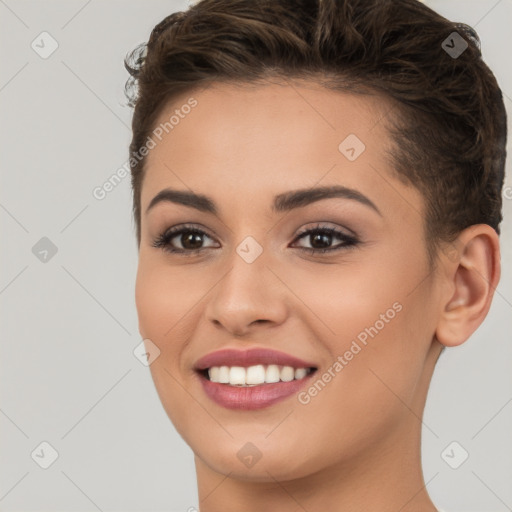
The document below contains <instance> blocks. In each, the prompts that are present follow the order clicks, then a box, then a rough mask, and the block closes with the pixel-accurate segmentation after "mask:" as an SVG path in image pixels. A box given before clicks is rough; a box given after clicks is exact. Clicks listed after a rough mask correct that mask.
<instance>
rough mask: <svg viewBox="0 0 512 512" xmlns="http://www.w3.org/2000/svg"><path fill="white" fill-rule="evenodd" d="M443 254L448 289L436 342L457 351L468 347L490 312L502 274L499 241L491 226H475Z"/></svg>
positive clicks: (450, 245)
mask: <svg viewBox="0 0 512 512" xmlns="http://www.w3.org/2000/svg"><path fill="white" fill-rule="evenodd" d="M443 252H444V254H443V255H442V258H441V259H442V265H443V268H444V274H443V277H444V279H445V280H446V281H445V282H446V285H447V286H446V292H445V297H444V298H443V304H442V311H441V314H440V317H439V322H438V325H437V329H436V338H437V340H438V341H439V342H440V343H441V344H442V345H444V346H447V347H453V346H457V345H461V344H462V343H464V342H465V341H466V340H467V339H468V338H469V337H470V336H471V334H473V332H475V331H476V329H477V328H478V326H479V325H480V324H481V323H482V322H483V320H484V318H485V317H486V316H487V313H488V312H489V308H490V307H491V301H492V298H493V295H494V291H495V289H496V286H497V285H498V282H499V279H500V273H501V264H500V245H499V237H498V234H497V233H496V231H495V230H494V229H493V228H492V227H491V226H488V225H487V224H475V225H473V226H469V227H468V228H466V229H465V230H463V231H462V232H461V233H460V235H459V236H458V237H457V239H456V240H455V241H454V242H453V243H451V244H449V246H448V248H447V250H446V251H443Z"/></svg>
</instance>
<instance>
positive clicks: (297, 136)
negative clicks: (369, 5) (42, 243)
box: [136, 81, 500, 512]
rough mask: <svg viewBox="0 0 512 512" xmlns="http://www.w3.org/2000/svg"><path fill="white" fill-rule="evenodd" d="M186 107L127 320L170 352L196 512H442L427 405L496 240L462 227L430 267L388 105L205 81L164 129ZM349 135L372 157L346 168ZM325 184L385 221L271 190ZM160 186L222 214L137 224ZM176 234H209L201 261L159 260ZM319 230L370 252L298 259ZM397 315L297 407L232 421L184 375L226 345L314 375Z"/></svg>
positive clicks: (165, 368)
mask: <svg viewBox="0 0 512 512" xmlns="http://www.w3.org/2000/svg"><path fill="white" fill-rule="evenodd" d="M190 96H192V97H194V98H195V99H196V100H197V102H198V104H197V106H196V107H195V108H194V109H192V111H191V112H190V113H189V114H188V115H187V116H186V117H184V118H183V119H181V120H180V123H179V125H177V126H175V127H174V129H173V130H172V131H170V132H169V134H168V135H166V136H165V137H164V138H163V139H162V141H161V142H159V143H158V144H157V146H156V147H155V148H153V149H152V150H151V151H150V153H149V155H148V159H147V167H146V175H145V177H144V181H143V186H142V191H141V205H142V217H141V243H140V249H139V266H138V272H137V280H136V306H137V311H138V317H139V331H140V334H141V336H142V337H143V338H144V339H150V340H151V341H152V342H153V343H154V344H156V345H157V346H158V347H159V349H160V351H161V353H160V356H159V357H158V358H157V359H156V360H155V361H154V362H153V363H152V364H151V366H150V369H151V374H152V377H153V380H154V383H155V386H156V389H157V392H158V394H159V397H160V399H161V402H162V404H163V407H164V408H165V411H166V412H167V414H168V416H169V418H170V419H171V421H172V422H173V424H174V426H175V427H176V429H177V431H178V432H179V433H180V435H181V436H182V437H183V439H184V440H185V441H186V442H187V444H188V445H189V446H190V447H191V448H192V450H193V451H194V454H195V464H196V472H197V481H198V493H199V499H200V502H199V506H200V509H201V512H216V511H221V510H222V511H224V512H229V511H235V510H236V511H238V510H244V511H257V512H261V510H279V511H285V512H288V511H290V512H291V511H297V510H304V509H306V510H308V511H320V510H340V511H341V510H350V511H352V512H358V511H361V512H362V511H368V510H379V511H395V512H396V511H398V510H400V511H401V512H409V511H435V510H436V508H435V506H434V505H433V503H432V501H431V500H430V498H429V496H428V493H427V490H426V489H425V487H424V485H425V481H424V477H423V475H422V470H421V461H420V451H421V448H420V435H421V428H422V422H421V418H422V415H423V409H424V405H425V400H426V396H427V390H428V386H429V383H430V379H431V376H432V372H433V370H434V367H435V362H436V360H437V358H438V356H439V354H440V351H441V349H442V347H443V345H444V346H456V345H459V344H461V343H463V342H464V341H465V340H466V339H468V337H469V336H470V335H471V334H472V333H473V332H474V330H475V329H476V328H477V327H478V325H480V323H481V322H482V321H483V319H484V318H485V316H486V314H487V312H488V310H489V307H490V303H491V300H492V295H493V291H494V289H495V287H496V285H497V282H498V280H499V273H500V266H499V243H498V236H497V235H496V233H495V232H494V230H493V229H492V228H490V227H489V226H487V225H477V226H471V227H470V228H468V229H466V230H464V231H463V232H462V233H461V234H460V235H459V237H458V239H457V240H456V241H455V243H454V244H453V245H451V246H450V247H448V248H447V250H443V251H441V252H440V253H439V261H438V264H437V267H436V268H434V269H433V268H430V267H429V262H428V258H427V248H426V242H425V238H424V229H423V226H424V221H425V217H424V212H425V205H424V200H423V197H422V195H421V194H420V193H419V191H418V190H416V189H415V188H414V187H411V186H407V185H405V184H404V183H403V182H402V181H400V180H399V179H397V177H395V176H394V175H393V172H392V169H390V167H389V164H388V163H387V160H386V159H385V156H384V155H385V151H386V150H387V149H388V148H389V147H390V144H391V141H390V139H389V136H388V134H387V132H386V128H385V124H384V116H385V114H386V112H387V111H388V110H389V109H390V108H391V107H392V105H391V104H390V103H389V102H387V101H386V100H385V99H384V98H381V97H377V96H374V97H371V96H360V95H351V94H348V93H342V92H334V91H328V90H326V89H323V88H322V87H321V86H319V85H316V84H314V83H310V82H304V81H301V82H299V81H294V82H283V83H271V84H268V85H257V86H240V85H239V86H235V85H233V84H231V85H229V84H213V85H211V86H210V87H208V88H206V89H203V90H196V91H194V92H193V93H192V92H189V93H188V94H187V95H184V96H182V97H181V98H177V99H175V100H174V101H173V103H172V104H169V105H167V106H166V108H165V109H164V110H163V111H162V113H161V116H160V119H159V121H158V122H160V121H165V120H167V119H169V117H170V116H171V115H172V113H173V111H174V109H176V108H179V106H180V105H182V104H184V103H185V102H186V101H187V99H188V98H189V97H190ZM389 115H392V113H391V114H389ZM157 124H158V123H157ZM348 134H356V135H357V137H358V138H359V139H360V140H361V141H363V142H364V144H365V146H366V149H365V151H364V152H363V153H361V155H360V156H359V157H358V158H357V159H356V160H355V161H352V162H351V161H349V160H348V159H347V158H345V156H344V155H343V154H342V153H341V152H340V151H339V150H338V146H339V144H340V142H342V141H343V140H344V139H345V138H346V137H347V135H348ZM321 185H344V186H347V187H350V188H353V189H357V190H358V191H359V192H361V193H362V194H364V195H365V196H366V197H368V198H369V199H370V200H371V201H372V202H373V203H374V204H375V205H376V206H377V207H378V209H379V211H380V214H379V213H377V212H376V211H374V210H373V209H372V208H370V207H368V206H365V205H364V204H361V203H359V202H357V201H355V200H351V199H343V198H331V199H324V200H322V201H319V202H316V203H312V204H310V205H308V206H305V207H303V208H298V209H296V210H292V211H290V212H287V213H277V214H275V213H273V212H272V211H271V209H270V206H271V203H272V200H273V198H274V196H275V195H276V194H280V193H283V192H286V191H290V190H295V189H300V188H309V187H313V186H321ZM167 187H170V188H175V189H179V190H192V191H194V192H196V193H201V194H205V195H208V196H209V197H211V198H212V199H213V200H214V201H215V203H216V204H217V205H218V209H219V213H218V215H212V214H210V213H204V212H200V211H197V210H195V209H192V208H190V207H187V206H183V205H178V204H174V203H171V202H161V203H159V204H157V205H156V206H155V207H154V208H152V209H151V210H149V212H148V213H146V209H147V207H148V205H149V203H150V201H151V199H152V198H153V197H154V196H155V195H156V194H157V193H158V192H160V191H161V190H162V189H164V188H167ZM182 223H190V224H194V226H195V227H197V228H200V229H202V230H203V231H205V232H206V233H207V235H206V236H204V237H203V239H202V247H206V249H205V250H204V251H203V252H202V253H199V254H198V255H196V256H183V255H180V254H171V253H169V252H166V251H165V250H164V249H162V248H155V247H153V246H152V242H153V241H154V240H155V239H156V238H157V237H158V236H159V235H160V234H161V233H162V232H163V231H164V230H166V229H168V228H170V227H172V226H175V225H178V224H182ZM317 223H321V224H322V226H324V225H326V226H329V227H334V228H337V229H339V230H341V231H343V232H347V230H351V231H352V232H354V233H356V235H357V237H358V239H359V241H360V244H359V245H357V246H355V247H352V248H343V249H341V250H339V251H332V252H331V253H325V254H320V253H319V254H316V255H311V254H308V253H305V252H302V251H301V250H300V248H301V247H319V245H316V246H315V245H314V243H315V241H314V240H312V237H311V236H306V237H304V238H302V239H300V240H299V239H297V236H298V234H299V230H302V229H305V228H314V227H316V226H317ZM247 236H252V237H253V238H254V239H255V240H256V241H257V242H258V243H259V244H260V246H261V247H262V249H263V252H262V254H261V255H260V256H259V257H258V258H257V259H256V260H255V261H254V262H252V263H250V264H249V263H247V262H246V261H245V260H244V259H242V258H241V257H240V256H239V255H238V253H237V252H236V248H237V246H238V245H239V244H240V242H241V241H242V240H244V238H245V237H247ZM180 242H182V243H183V238H182V237H181V236H180V235H178V236H177V237H175V238H174V239H173V243H174V246H175V247H182V246H181V245H180ZM185 243H186V241H185ZM339 245H340V240H339V239H338V238H336V237H333V238H332V241H331V243H330V246H333V247H334V246H339ZM188 247H190V246H188ZM448 249H449V250H448ZM397 302H398V303H399V304H400V305H401V306H402V309H401V311H400V312H399V313H397V314H396V315H395V316H394V318H393V319H392V320H390V321H389V322H387V323H386V324H385V327H384V328H382V329H381V330H380V331H379V332H378V334H377V335H376V336H375V337H374V338H369V340H368V344H367V346H364V348H362V350H361V351H360V352H359V353H358V354H357V355H356V356H354V358H353V359H352V360H351V361H350V362H349V363H348V364H347V365H346V366H345V367H344V368H343V370H342V371H340V372H338V373H336V376H335V377H334V378H332V379H331V381H330V382H329V383H328V384H327V385H326V386H325V387H324V388H323V390H321V391H320V392H319V393H318V394H317V395H316V396H315V397H313V398H312V399H311V401H310V402H309V403H308V404H306V405H305V404H302V403H300V402H299V400H298V399H297V396H296V395H292V396H291V397H289V398H287V399H286V400H284V401H281V402H279V403H277V404H274V405H272V406H270V407H267V408H264V409H261V410H256V411H234V410H229V409H226V408H223V407H221V406H220V405H217V404H216V403H214V402H212V401H211V400H210V399H209V398H208V397H207V396H206V395H205V394H204V392H203V390H202V387H201V385H200V382H199V379H198V376H197V375H196V373H195V372H194V371H193V365H194V363H195V362H196V361H197V360H198V359H199V358H200V357H201V356H204V355H205V354H207V353H210V352H213V351H215V350H218V349H221V348H252V347H270V348H274V349H277V350H280V351H283V352H287V353H290V354H293V355H296V356H298V357H300V358H303V359H306V360H312V361H314V362H315V363H316V366H317V367H318V371H317V376H319V375H322V374H323V373H324V372H326V371H327V370H328V368H330V367H332V366H333V363H334V362H335V361H336V359H337V357H338V356H339V355H343V354H344V353H345V352H346V351H347V350H348V349H349V348H350V346H351V343H352V341H353V340H355V339H356V337H357V335H358V334H359V333H361V332H362V331H364V329H365V328H368V327H370V326H373V325H374V324H375V323H376V321H377V320H379V318H381V317H380V315H381V314H383V313H385V312H386V310H388V309H389V308H391V307H392V305H393V304H394V303H397ZM306 389H307V388H306ZM247 442H251V443H253V444H254V445H255V446H256V447H257V449H258V450H259V452H260V453H261V459H260V460H259V461H258V462H257V463H256V464H255V465H253V466H252V467H250V468H249V467H246V466H245V464H243V463H242V461H241V460H240V459H239V458H238V457H237V453H238V451H239V450H240V449H241V448H242V447H243V446H244V445H245V444H246V443H247ZM429 478H430V476H429ZM333 503H335V504H336V505H335V506H334V505H333Z"/></svg>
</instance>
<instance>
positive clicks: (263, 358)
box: [194, 347, 318, 410]
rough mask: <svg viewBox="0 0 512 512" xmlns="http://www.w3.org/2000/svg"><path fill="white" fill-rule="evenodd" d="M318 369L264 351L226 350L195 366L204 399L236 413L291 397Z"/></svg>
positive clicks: (274, 352)
mask: <svg viewBox="0 0 512 512" xmlns="http://www.w3.org/2000/svg"><path fill="white" fill-rule="evenodd" d="M317 369H318V366H315V365H314V364H313V363H312V362H311V361H305V360H303V359H299V358H298V357H296V356H294V355H291V354H287V353H285V352H279V351H277V350H273V349H268V348H264V347H253V348H251V349H248V350H240V349H235V348H225V349H223V350H218V351H216V352H211V353H209V354H207V355H205V356H203V357H202V358H200V359H199V360H198V361H197V362H196V364H195V366H194V370H195V373H196V375H197V376H198V377H199V381H200V382H201V385H202V388H203V390H204V392H205V394H206V396H207V397H208V398H210V399H211V400H212V401H214V402H215V403H216V404H218V405H221V406H222V407H225V408H227V409H238V410H240V409H242V410H254V409H262V408H264V407H268V406H270V405H272V404H275V403H277V402H280V401H282V400H285V399H286V398H289V397H291V396H292V395H294V394H296V393H298V392H299V391H300V389H301V388H303V387H304V386H306V385H307V383H308V382H309V381H310V380H311V378H312V376H313V375H314V374H315V372H316V371H317Z"/></svg>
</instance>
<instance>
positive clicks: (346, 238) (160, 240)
mask: <svg viewBox="0 0 512 512" xmlns="http://www.w3.org/2000/svg"><path fill="white" fill-rule="evenodd" d="M183 233H195V234H198V235H206V236H207V237H209V238H211V237H210V236H209V235H208V233H206V232H205V231H203V230H201V229H199V228H196V227H194V226H187V225H184V226H175V227H172V228H169V229H167V230H166V231H164V232H163V233H161V234H160V235H159V236H158V237H157V238H156V239H155V240H154V241H153V243H152V246H153V247H155V248H161V249H163V250H164V251H167V252H170V253H172V254H180V255H183V256H194V255H198V254H199V253H200V252H202V251H205V250H206V249H208V247H202V248H200V249H189V250H187V249H176V248H173V247H171V244H170V242H171V240H172V239H173V238H175V237H176V236H177V235H181V234H183ZM315 233H321V234H328V235H332V236H333V237H338V238H340V239H341V240H342V243H341V244H340V245H339V246H337V247H334V248H332V247H331V248H326V249H314V248H310V247H299V249H300V250H302V251H305V252H308V253H310V254H319V253H320V254H324V253H326V252H334V251H339V250H341V249H351V248H354V247H355V246H357V245H358V244H359V243H360V242H359V240H358V239H357V238H356V237H354V236H351V235H347V234H345V233H343V232H342V231H339V230H337V229H335V228H331V227H322V226H320V225H318V226H316V227H314V228H309V229H307V230H305V231H302V232H300V233H299V234H298V235H297V237H296V238H295V240H294V241H296V240H300V239H302V238H307V236H308V235H311V234H315Z"/></svg>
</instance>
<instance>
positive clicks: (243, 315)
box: [205, 251, 288, 336]
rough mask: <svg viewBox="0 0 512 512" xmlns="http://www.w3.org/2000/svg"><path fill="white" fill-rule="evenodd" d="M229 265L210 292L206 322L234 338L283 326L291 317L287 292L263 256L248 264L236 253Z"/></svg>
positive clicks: (274, 270)
mask: <svg viewBox="0 0 512 512" xmlns="http://www.w3.org/2000/svg"><path fill="white" fill-rule="evenodd" d="M229 264H230V269H229V270H228V271H227V272H226V273H225V274H224V276H223V277H222V278H221V279H220V281H219V282H218V283H217V285H216V286H214V288H213V289H212V291H211V294H210V299H209V301H208V304H207V306H206V309H205V311H206V315H207V319H208V320H209V321H210V322H212V323H213V324H214V325H215V327H216V328H217V329H219V328H223V329H225V330H226V331H227V332H229V333H230V334H231V335H233V336H245V335H247V334H249V333H251V332H254V330H257V329H260V328H266V329H267V328H269V327H272V326H277V325H280V324H282V323H283V322H284V321H285V319H286V316H287V314H288V312H287V310H288V306H287V304H288V302H287V288H286V286H284V285H283V283H282V281H280V280H279V278H278V277H277V275H276V274H278V271H276V269H275V268H272V269H269V267H267V265H266V263H265V258H264V257H263V255H261V256H259V257H258V258H257V259H256V260H255V261H253V262H252V263H248V262H246V261H245V260H244V259H243V258H241V257H240V256H239V255H238V253H236V251H233V257H232V258H230V261H229Z"/></svg>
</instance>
